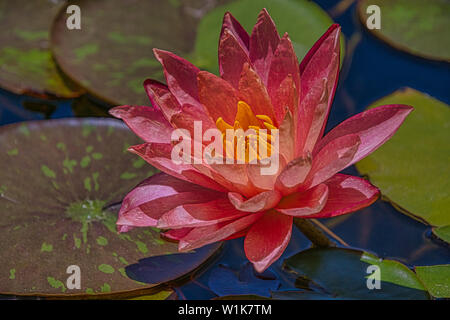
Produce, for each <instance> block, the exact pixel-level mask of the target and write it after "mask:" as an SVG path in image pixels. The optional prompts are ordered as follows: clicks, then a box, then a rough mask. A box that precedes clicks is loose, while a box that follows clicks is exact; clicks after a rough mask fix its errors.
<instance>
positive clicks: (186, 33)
mask: <svg viewBox="0 0 450 320" xmlns="http://www.w3.org/2000/svg"><path fill="white" fill-rule="evenodd" d="M72 2H73V3H72ZM72 2H70V3H69V4H68V5H70V4H76V5H78V6H79V7H80V10H81V30H75V31H74V30H68V29H67V28H66V19H67V17H68V15H67V14H66V13H65V10H62V11H61V12H60V14H59V16H58V17H57V18H56V21H55V23H54V26H53V30H52V35H51V41H52V49H53V53H54V55H55V58H56V60H57V61H58V64H59V65H60V67H61V68H62V69H63V70H64V71H65V73H66V74H67V75H68V76H69V77H71V78H72V79H73V80H75V82H77V83H79V84H80V85H81V86H83V87H85V88H86V89H87V90H88V91H89V92H90V93H92V94H93V95H95V96H97V97H98V98H100V99H102V100H105V101H107V102H109V103H111V104H138V105H143V104H144V105H147V104H148V103H149V102H148V99H147V98H146V95H145V93H144V88H143V85H142V84H143V81H144V80H145V79H146V78H154V79H159V80H162V79H163V72H162V68H161V66H160V64H159V63H158V62H157V60H156V59H155V58H154V56H153V51H152V49H153V48H160V49H164V50H169V51H173V52H176V53H177V54H179V55H183V54H186V53H188V52H190V51H191V50H192V46H193V43H194V38H195V28H196V25H197V22H198V19H199V17H200V16H201V15H202V14H203V12H204V11H205V10H206V9H207V8H209V7H208V5H209V4H211V1H207V0H200V1H198V0H186V1H184V0H183V1H178V0H175V1H160V0H140V1H139V0H96V1H89V0H81V1H72ZM222 2H223V1H222ZM215 3H220V1H219V2H215ZM219 31H220V29H218V30H217V32H219Z"/></svg>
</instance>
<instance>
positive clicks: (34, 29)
mask: <svg viewBox="0 0 450 320" xmlns="http://www.w3.org/2000/svg"><path fill="white" fill-rule="evenodd" d="M62 5H63V1H49V0H35V1H29V0H17V1H8V0H0V29H2V30H4V31H3V32H2V33H0V44H1V45H0V66H1V68H0V86H1V87H2V88H4V89H6V90H9V91H12V92H14V93H17V94H28V95H32V96H38V97H43V98H48V97H51V96H56V97H60V98H73V97H76V96H79V95H80V94H81V90H80V89H79V88H77V87H76V86H74V84H73V83H70V82H69V81H67V79H65V78H64V77H63V76H62V75H61V73H60V72H59V70H58V69H57V67H56V65H55V63H54V61H53V58H52V54H51V52H50V49H49V29H50V26H51V23H52V20H53V17H55V16H56V14H57V12H58V10H59V9H61V7H62Z"/></svg>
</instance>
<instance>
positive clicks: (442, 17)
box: [358, 0, 450, 61]
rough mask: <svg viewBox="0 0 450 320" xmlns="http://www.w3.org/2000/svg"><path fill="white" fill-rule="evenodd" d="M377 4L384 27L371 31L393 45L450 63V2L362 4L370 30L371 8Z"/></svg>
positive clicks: (413, 0) (392, 0)
mask: <svg viewBox="0 0 450 320" xmlns="http://www.w3.org/2000/svg"><path fill="white" fill-rule="evenodd" d="M370 5H377V6H379V8H380V13H381V28H380V29H372V30H370V31H371V32H372V33H373V34H374V35H375V36H377V37H378V38H380V39H382V40H383V41H386V42H387V43H388V44H389V45H391V46H393V47H395V48H397V49H400V50H403V51H406V52H408V53H411V54H414V55H418V56H421V57H424V58H428V59H433V60H444V61H450V38H449V37H448V33H449V32H450V20H449V18H448V15H449V13H450V2H449V1H448V0H427V1H423V0H363V1H360V2H359V4H358V12H359V17H360V20H361V23H362V24H363V25H364V26H366V27H367V24H366V21H367V19H368V17H369V15H371V14H367V7H368V6H370Z"/></svg>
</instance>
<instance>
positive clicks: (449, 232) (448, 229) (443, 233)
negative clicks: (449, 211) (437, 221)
mask: <svg viewBox="0 0 450 320" xmlns="http://www.w3.org/2000/svg"><path fill="white" fill-rule="evenodd" d="M433 233H434V235H435V236H437V237H438V238H440V239H442V240H444V241H445V242H447V243H450V225H449V226H444V227H440V228H433Z"/></svg>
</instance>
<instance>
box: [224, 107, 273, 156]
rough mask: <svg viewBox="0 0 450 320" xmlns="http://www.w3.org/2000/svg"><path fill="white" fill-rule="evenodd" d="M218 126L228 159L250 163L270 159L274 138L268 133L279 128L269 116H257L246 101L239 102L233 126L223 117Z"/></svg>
mask: <svg viewBox="0 0 450 320" xmlns="http://www.w3.org/2000/svg"><path fill="white" fill-rule="evenodd" d="M216 126H217V128H218V129H219V130H220V131H221V132H222V140H223V148H224V150H225V155H226V157H227V158H231V159H236V160H238V161H239V160H240V161H241V162H242V163H243V162H246V163H249V162H252V161H254V160H255V159H258V160H261V159H263V158H266V157H270V155H271V151H272V144H271V142H272V139H273V136H272V135H271V134H269V133H268V132H270V130H272V129H278V128H277V127H276V126H275V125H274V123H273V121H272V119H270V117H269V116H267V115H255V114H254V113H253V111H252V109H251V108H250V106H249V105H248V104H247V103H245V102H244V101H239V102H238V108H237V113H236V117H235V120H234V124H233V126H232V125H230V124H228V123H227V122H225V120H223V118H222V117H219V118H218V119H217V121H216ZM262 129H265V130H264V131H262ZM227 130H228V131H227ZM227 132H228V134H227ZM235 150H236V151H235Z"/></svg>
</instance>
